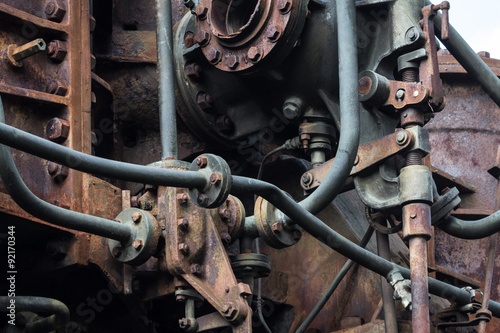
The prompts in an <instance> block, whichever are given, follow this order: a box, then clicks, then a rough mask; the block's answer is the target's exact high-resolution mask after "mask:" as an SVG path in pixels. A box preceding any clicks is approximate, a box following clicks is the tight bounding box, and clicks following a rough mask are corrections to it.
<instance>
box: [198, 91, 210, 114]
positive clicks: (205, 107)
mask: <svg viewBox="0 0 500 333" xmlns="http://www.w3.org/2000/svg"><path fill="white" fill-rule="evenodd" d="M196 104H198V106H199V107H200V109H201V110H202V111H209V110H211V109H212V108H213V107H214V98H213V97H212V95H210V94H208V93H206V92H204V91H200V92H199V93H198V94H197V95H196Z"/></svg>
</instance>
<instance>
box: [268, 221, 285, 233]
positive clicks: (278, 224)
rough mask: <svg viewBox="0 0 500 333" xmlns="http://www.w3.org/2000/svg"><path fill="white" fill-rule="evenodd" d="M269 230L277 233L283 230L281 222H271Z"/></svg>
mask: <svg viewBox="0 0 500 333" xmlns="http://www.w3.org/2000/svg"><path fill="white" fill-rule="evenodd" d="M271 230H272V231H273V233H275V234H279V233H281V232H283V223H281V222H276V223H273V225H272V226H271Z"/></svg>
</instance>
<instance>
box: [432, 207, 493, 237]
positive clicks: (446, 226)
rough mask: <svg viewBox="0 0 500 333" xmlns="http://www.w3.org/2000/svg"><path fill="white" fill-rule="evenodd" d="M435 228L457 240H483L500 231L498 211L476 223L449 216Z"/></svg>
mask: <svg viewBox="0 0 500 333" xmlns="http://www.w3.org/2000/svg"><path fill="white" fill-rule="evenodd" d="M437 227H438V228H439V229H441V230H443V231H444V232H446V233H447V234H450V235H452V236H454V237H457V238H463V239H480V238H485V237H488V236H491V235H493V234H495V233H497V232H499V231H500V211H497V212H496V213H494V214H491V215H490V216H487V217H485V218H482V219H480V220H477V221H464V220H461V219H458V218H456V217H453V216H450V217H448V218H446V219H445V220H444V221H443V222H441V223H439V224H438V226H437Z"/></svg>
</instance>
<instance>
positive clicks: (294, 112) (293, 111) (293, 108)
mask: <svg viewBox="0 0 500 333" xmlns="http://www.w3.org/2000/svg"><path fill="white" fill-rule="evenodd" d="M300 113H301V112H300V108H299V106H298V105H297V104H295V103H290V102H286V103H285V105H283V115H284V116H285V118H286V119H290V120H294V119H297V118H299V116H300Z"/></svg>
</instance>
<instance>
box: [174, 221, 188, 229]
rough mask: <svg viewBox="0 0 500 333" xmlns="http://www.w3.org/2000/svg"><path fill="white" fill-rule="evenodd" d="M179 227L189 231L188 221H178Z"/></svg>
mask: <svg viewBox="0 0 500 333" xmlns="http://www.w3.org/2000/svg"><path fill="white" fill-rule="evenodd" d="M177 225H178V226H179V228H181V229H182V230H187V229H188V228H189V221H188V219H178V220H177Z"/></svg>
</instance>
